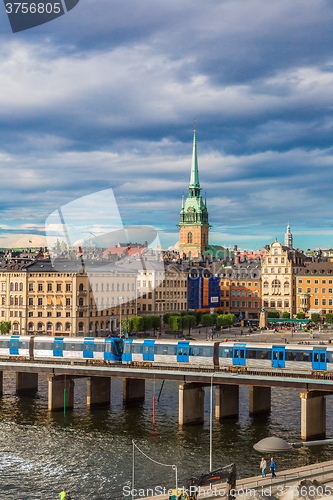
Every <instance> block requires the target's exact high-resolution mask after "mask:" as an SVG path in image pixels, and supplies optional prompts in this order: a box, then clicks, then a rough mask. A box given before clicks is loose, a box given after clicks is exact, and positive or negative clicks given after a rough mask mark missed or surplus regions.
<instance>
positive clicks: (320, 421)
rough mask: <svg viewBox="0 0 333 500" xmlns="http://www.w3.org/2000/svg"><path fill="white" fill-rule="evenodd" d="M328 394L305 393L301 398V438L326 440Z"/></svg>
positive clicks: (318, 392) (301, 394)
mask: <svg viewBox="0 0 333 500" xmlns="http://www.w3.org/2000/svg"><path fill="white" fill-rule="evenodd" d="M325 395H326V393H325V392H324V393H323V392H320V391H305V392H301V393H300V398H301V438H302V439H305V440H307V441H308V440H310V439H315V438H324V437H325V435H326V398H325Z"/></svg>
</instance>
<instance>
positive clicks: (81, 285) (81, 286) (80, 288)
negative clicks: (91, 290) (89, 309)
mask: <svg viewBox="0 0 333 500" xmlns="http://www.w3.org/2000/svg"><path fill="white" fill-rule="evenodd" d="M79 291H80V292H83V283H80V284H79Z"/></svg>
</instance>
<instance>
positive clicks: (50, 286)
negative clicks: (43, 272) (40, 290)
mask: <svg viewBox="0 0 333 500" xmlns="http://www.w3.org/2000/svg"><path fill="white" fill-rule="evenodd" d="M47 291H48V292H52V283H48V284H47Z"/></svg>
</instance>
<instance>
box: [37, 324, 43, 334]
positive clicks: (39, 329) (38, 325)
mask: <svg viewBox="0 0 333 500" xmlns="http://www.w3.org/2000/svg"><path fill="white" fill-rule="evenodd" d="M43 329H44V324H43V323H41V322H39V323H38V324H37V330H38V331H39V332H42V331H43Z"/></svg>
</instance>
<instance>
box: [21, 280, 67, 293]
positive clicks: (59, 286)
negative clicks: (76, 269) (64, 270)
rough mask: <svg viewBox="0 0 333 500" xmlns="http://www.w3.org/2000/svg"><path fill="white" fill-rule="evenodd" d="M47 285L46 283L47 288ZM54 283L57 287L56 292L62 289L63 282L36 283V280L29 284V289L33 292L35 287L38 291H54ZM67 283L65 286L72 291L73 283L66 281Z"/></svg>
mask: <svg viewBox="0 0 333 500" xmlns="http://www.w3.org/2000/svg"><path fill="white" fill-rule="evenodd" d="M45 285H46V288H45ZM54 285H56V288H55V291H56V292H61V291H62V285H63V283H34V282H31V283H29V285H28V289H29V292H33V291H34V290H35V289H37V291H38V292H43V291H44V289H45V290H46V291H48V292H52V291H54V290H53V286H54ZM65 285H66V286H65V290H66V292H71V290H72V285H71V283H66V284H65ZM36 286H37V288H35V287H36Z"/></svg>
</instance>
